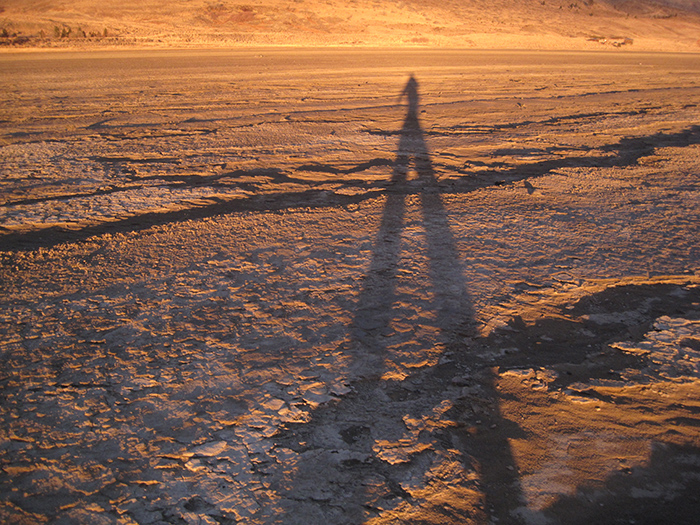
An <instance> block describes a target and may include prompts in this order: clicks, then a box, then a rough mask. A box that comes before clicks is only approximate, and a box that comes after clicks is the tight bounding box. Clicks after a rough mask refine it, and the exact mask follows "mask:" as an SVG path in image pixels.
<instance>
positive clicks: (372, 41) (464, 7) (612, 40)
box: [0, 0, 700, 52]
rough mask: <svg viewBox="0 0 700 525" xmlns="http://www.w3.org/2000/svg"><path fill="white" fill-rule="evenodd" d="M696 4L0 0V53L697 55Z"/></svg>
mask: <svg viewBox="0 0 700 525" xmlns="http://www.w3.org/2000/svg"><path fill="white" fill-rule="evenodd" d="M699 38H700V0H471V1H469V0H284V1H280V0H99V1H98V0H0V44H2V47H17V46H23V47H79V48H91V47H110V46H157V47H167V46H177V47H182V46H207V47H216V46H241V45H300V46H307V45H313V46H325V45H336V46H348V45H355V46H357V45H363V46H449V47H476V48H539V49H600V48H606V47H610V48H612V47H617V48H624V49H635V50H659V51H686V52H687V51H692V52H696V51H698V52H700V47H699V46H698V39H699Z"/></svg>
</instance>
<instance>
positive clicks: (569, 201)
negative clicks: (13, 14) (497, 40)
mask: <svg viewBox="0 0 700 525" xmlns="http://www.w3.org/2000/svg"><path fill="white" fill-rule="evenodd" d="M0 62H1V67H2V70H3V72H4V74H3V77H2V79H1V80H0V86H1V89H0V97H2V98H1V99H0V108H2V110H1V111H2V114H1V116H0V118H1V119H2V121H3V129H2V138H1V140H2V147H1V149H0V155H1V157H2V178H1V179H0V194H1V195H2V203H1V204H0V224H1V225H2V230H1V231H0V250H1V251H0V257H1V259H0V261H1V262H0V289H1V290H2V295H1V297H2V300H1V303H0V319H2V322H0V331H1V333H2V335H1V336H0V344H1V347H0V359H1V360H2V366H1V367H0V370H2V372H1V373H0V395H1V396H2V402H1V403H0V418H1V421H2V423H1V424H0V467H1V469H2V470H1V471H0V500H1V503H0V516H1V517H2V518H1V519H2V521H3V522H6V523H139V524H156V523H193V524H194V523H207V524H209V523H211V524H214V523H237V522H240V523H261V524H264V523H286V524H292V523H304V524H325V523H336V524H344V523H347V524H357V523H431V524H432V523H441V524H444V523H454V524H457V523H460V524H462V523H489V522H491V523H495V522H499V523H533V524H537V523H632V522H636V523H650V522H654V521H655V520H657V521H660V520H667V521H668V520H670V521H672V522H674V523H691V522H693V520H694V517H695V516H697V513H698V511H699V510H700V501H698V494H700V491H699V490H698V489H700V449H699V447H700V431H699V430H698V424H699V421H700V420H699V419H698V413H699V412H700V391H699V390H698V385H699V381H700V370H699V369H698V366H699V363H700V322H699V319H700V297H699V296H700V287H699V286H698V285H699V284H700V277H699V276H698V247H697V239H698V220H697V210H698V205H699V204H700V202H699V199H698V175H697V174H698V169H699V168H700V161H699V160H698V158H699V157H698V151H699V149H700V128H699V127H698V125H697V122H698V117H699V115H700V109H699V108H698V104H700V88H699V86H698V81H700V71H699V69H700V65H699V64H700V62H698V61H697V57H695V56H688V55H686V56H681V55H645V54H633V55H611V54H585V53H577V54H573V53H568V54H567V53H538V54H527V53H515V54H513V53H498V52H490V53H488V52H486V53H484V52H478V53H476V52H464V51H427V50H426V51H391V50H384V51H374V52H372V51H363V52H359V51H344V52H340V51H336V52H329V51H313V50H307V51H300V50H296V51H292V50H287V51H284V50H264V51H255V50H251V51H245V52H122V53H97V54H95V53H93V54H89V55H85V54H69V53H66V54H30V55H26V54H25V55H11V54H7V55H4V56H3V57H2V58H0ZM410 74H412V75H413V77H414V79H415V81H416V82H417V85H415V84H411V83H409V75H410ZM411 86H413V87H411ZM402 91H403V92H404V93H403V96H401V94H402Z"/></svg>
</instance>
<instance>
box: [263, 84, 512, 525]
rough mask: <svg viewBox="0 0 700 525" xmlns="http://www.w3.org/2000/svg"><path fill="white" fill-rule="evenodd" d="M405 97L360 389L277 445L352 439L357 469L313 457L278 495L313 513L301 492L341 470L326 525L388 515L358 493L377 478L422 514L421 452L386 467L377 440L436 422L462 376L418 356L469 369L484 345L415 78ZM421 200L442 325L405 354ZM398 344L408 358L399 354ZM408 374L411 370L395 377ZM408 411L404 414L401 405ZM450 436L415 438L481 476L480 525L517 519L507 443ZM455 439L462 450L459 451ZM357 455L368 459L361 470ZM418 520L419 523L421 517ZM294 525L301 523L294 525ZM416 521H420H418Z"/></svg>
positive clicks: (366, 318) (310, 499)
mask: <svg viewBox="0 0 700 525" xmlns="http://www.w3.org/2000/svg"><path fill="white" fill-rule="evenodd" d="M403 95H405V96H406V97H407V99H408V111H407V115H406V118H405V120H404V123H403V126H402V128H401V132H400V139H399V144H398V148H397V153H396V159H395V162H394V165H393V171H392V176H391V180H390V184H389V186H388V189H387V192H386V201H385V205H384V208H383V213H382V217H381V221H380V225H379V230H378V232H377V235H376V238H375V241H374V244H373V247H372V258H371V262H370V266H369V268H368V270H367V272H366V274H365V276H364V279H363V282H362V287H361V290H360V292H359V295H358V299H357V303H356V307H355V311H354V316H353V320H352V323H351V326H350V339H351V341H350V348H349V351H350V352H351V358H352V359H353V360H354V364H356V365H357V369H356V373H357V374H358V376H359V379H356V380H355V382H354V383H353V387H354V392H353V393H351V394H348V395H346V396H344V397H343V398H342V399H340V400H339V401H338V402H337V403H336V404H332V405H329V406H323V407H319V408H317V409H316V410H315V411H314V412H313V415H312V418H311V420H310V421H309V422H306V423H300V424H288V425H287V426H286V427H284V428H283V429H282V430H281V431H280V433H279V434H277V436H276V437H275V440H276V446H280V447H287V448H291V449H293V450H296V451H297V452H300V453H302V454H303V453H306V452H308V451H309V449H310V448H311V449H312V450H315V451H322V450H325V451H326V452H328V451H329V450H331V449H332V448H333V447H334V446H335V445H333V444H331V445H328V444H327V443H326V436H327V435H329V432H330V433H331V434H333V432H334V431H338V433H339V435H340V437H341V438H342V440H343V441H344V444H343V448H345V449H347V450H349V451H351V453H352V454H355V456H351V458H350V459H347V460H344V461H341V464H340V465H339V466H336V465H334V464H333V460H332V459H327V460H325V463H324V461H322V460H319V458H321V457H324V456H323V454H322V453H319V454H318V455H312V456H313V459H310V460H309V461H308V462H302V464H298V465H297V467H298V468H297V471H296V472H295V473H294V474H293V479H292V480H287V483H285V486H283V487H281V490H280V492H278V495H280V496H282V497H286V498H289V499H290V500H293V501H297V502H298V501H301V500H304V499H306V500H307V503H308V504H309V505H314V504H316V502H317V499H316V498H320V497H318V496H313V495H311V496H310V495H309V492H308V491H306V490H305V489H303V487H308V486H309V485H310V484H311V485H313V488H312V489H311V492H313V491H315V490H316V486H317V485H318V484H319V483H321V484H322V483H323V481H322V480H319V478H317V477H315V476H317V475H318V473H319V472H324V471H327V470H329V469H331V470H332V469H336V475H334V476H331V480H330V482H329V483H333V484H335V485H337V486H340V487H341V490H340V491H339V492H338V494H336V496H335V498H337V499H335V498H329V497H328V496H327V494H324V495H323V496H322V498H321V499H323V505H325V506H326V508H331V509H332V508H334V507H337V508H343V513H342V514H337V513H336V514H335V515H333V511H330V510H329V511H327V512H329V513H330V514H326V515H325V519H327V520H328V519H330V520H331V521H332V522H335V523H361V522H363V521H365V519H366V515H364V516H363V515H362V512H361V511H360V510H359V509H372V512H378V511H377V508H379V509H381V505H379V504H377V495H376V494H372V493H371V491H369V492H363V490H364V489H363V488H362V487H366V486H371V485H372V484H373V483H374V482H375V481H374V480H376V479H377V476H379V478H380V479H383V480H386V485H387V487H388V488H386V489H385V490H386V492H385V493H384V495H383V497H384V498H385V499H388V500H390V501H396V499H394V498H399V499H402V500H404V501H406V502H408V503H409V504H410V505H413V508H414V510H416V507H415V506H416V505H417V506H418V507H420V505H421V503H418V502H413V501H412V497H411V494H410V493H409V492H407V491H406V490H404V489H403V488H402V486H401V483H400V480H401V479H402V478H404V477H405V476H406V475H407V472H410V470H411V468H412V465H414V463H415V465H416V468H418V469H420V468H423V467H425V466H426V461H428V462H429V460H428V458H427V456H426V453H424V450H425V449H424V450H423V451H419V452H417V453H415V454H412V455H411V458H410V459H409V460H407V461H400V462H392V461H385V460H383V459H382V458H381V457H380V454H379V453H378V452H377V448H376V447H377V444H378V443H380V442H391V440H392V439H393V440H396V435H387V432H388V434H392V432H394V433H395V432H396V429H397V428H401V427H402V426H403V421H402V419H404V418H406V417H409V418H414V419H416V420H420V419H421V418H429V417H432V416H431V414H432V410H433V409H434V408H435V406H437V405H438V404H439V403H441V402H442V401H443V400H444V399H445V397H444V396H445V393H444V391H445V386H446V385H445V380H446V379H447V378H451V377H453V375H454V374H455V373H457V372H455V370H454V368H452V367H450V365H447V367H445V366H441V365H434V366H428V367H419V368H418V369H415V368H411V363H410V361H411V360H412V359H417V360H418V361H420V360H421V357H420V356H419V355H417V354H420V353H421V352H424V351H425V352H428V351H432V350H434V347H433V348H428V346H429V345H435V346H439V347H440V348H441V351H442V354H443V355H450V354H457V353H459V354H461V355H462V358H461V359H459V361H462V362H464V361H465V360H466V361H470V360H471V359H470V358H468V357H467V358H466V359H465V358H464V354H468V353H469V352H470V348H469V343H468V341H470V340H471V338H472V337H474V336H475V335H476V334H475V320H474V318H475V316H474V308H473V305H472V301H471V298H470V296H469V293H468V286H467V280H466V277H465V272H464V266H463V264H462V262H461V260H460V258H459V254H458V250H457V243H456V240H455V238H454V236H453V234H452V231H451V229H450V225H449V221H448V213H447V210H446V208H445V204H444V202H443V199H442V194H441V191H440V188H439V187H438V181H437V178H436V175H435V172H434V169H433V164H432V161H431V156H430V152H429V149H428V147H427V144H426V141H425V137H424V132H423V129H422V127H421V124H420V121H419V119H418V109H419V99H418V82H417V81H416V80H415V79H414V78H413V77H411V79H410V80H409V81H408V83H407V85H406V87H405V89H404V91H403ZM411 168H413V169H414V170H415V172H416V174H417V178H415V179H414V180H409V174H410V172H411ZM413 195H417V196H418V205H419V207H420V214H421V220H422V223H423V229H424V235H425V241H426V255H427V266H428V268H427V271H428V277H429V282H430V287H431V288H430V292H432V293H431V296H430V298H429V299H427V298H425V297H420V300H421V302H422V303H423V305H424V306H425V305H426V304H427V309H429V310H431V313H432V314H433V316H434V317H432V318H431V319H429V320H422V321H421V322H420V323H421V326H428V327H429V328H430V329H434V337H433V339H430V338H429V339H428V340H427V341H416V340H415V338H416V336H415V334H413V333H411V335H408V336H407V335H399V337H398V344H397V331H396V330H395V329H394V326H393V323H394V322H398V323H402V324H403V325H404V326H405V325H406V324H409V323H410V322H409V321H408V320H407V319H405V318H404V317H405V316H404V312H403V310H402V308H403V306H402V305H401V303H402V298H403V297H402V292H401V290H403V284H404V283H403V282H402V279H403V278H402V276H401V272H400V270H401V261H402V257H401V256H402V252H403V248H404V246H403V245H404V243H403V242H402V232H403V230H404V228H405V227H406V222H407V216H408V214H409V211H411V210H412V209H413V208H412V206H415V204H416V202H415V199H411V201H409V198H411V196H413ZM413 255H414V256H416V255H418V254H413ZM400 285H401V290H400V289H399V287H400ZM408 286H410V284H409V285H408ZM402 344H406V345H407V348H408V350H407V351H406V352H403V353H402V348H401V347H402ZM402 360H404V362H402ZM403 365H405V366H404V367H403V370H404V371H405V372H404V373H403V374H402V373H400V372H399V373H398V374H397V373H396V372H397V370H401V368H402V366H403ZM473 365H475V366H476V367H477V368H483V365H484V363H483V362H481V359H480V358H479V357H477V356H476V355H475V356H473ZM351 366H352V365H351ZM411 370H413V372H411ZM475 381H479V383H480V387H481V388H482V389H483V390H482V392H483V397H484V398H487V399H488V401H486V403H492V402H493V400H494V399H495V398H496V391H495V386H494V381H493V378H492V376H491V374H490V371H487V372H486V374H485V376H484V378H479V379H475ZM384 393H386V395H388V397H389V398H390V399H391V401H394V402H396V403H395V404H391V403H387V404H388V405H389V406H386V405H387V404H385V403H383V402H382V401H381V400H378V396H380V395H384ZM406 401H407V402H408V404H406V403H404V402H406ZM444 417H445V418H446V419H449V420H450V421H445V423H446V425H447V426H451V425H453V424H454V421H453V420H452V419H453V417H452V415H451V414H449V415H445V416H444ZM387 419H390V420H392V421H393V430H387V424H386V420H387ZM484 419H485V423H486V425H485V426H486V427H488V426H491V425H497V424H500V423H502V421H501V417H500V414H499V412H498V403H493V409H492V411H491V413H490V414H488V415H487V416H485V417H484ZM391 425H392V424H389V426H391ZM438 426H440V425H438ZM447 434H449V433H446V432H442V431H439V430H437V431H436V430H429V431H427V432H425V433H423V434H421V435H420V437H419V438H418V439H419V440H420V442H421V444H426V445H428V449H431V450H433V451H434V452H436V453H440V451H442V452H445V451H446V450H448V449H450V448H454V447H455V446H458V447H460V448H461V450H460V454H461V458H462V462H463V468H464V471H465V472H469V471H471V472H477V473H478V476H479V477H480V481H479V485H480V487H481V489H480V490H481V493H482V496H481V498H480V500H481V501H480V504H479V505H478V508H481V509H485V510H484V511H478V510H477V511H476V512H477V514H480V517H481V518H484V521H488V519H490V518H493V519H506V520H507V519H508V518H509V517H510V516H511V512H512V511H513V510H514V509H515V508H517V507H518V506H520V505H521V504H522V502H521V496H520V489H519V484H518V479H517V475H516V474H515V472H516V469H515V468H514V459H513V456H512V454H511V450H510V446H509V444H508V441H507V439H506V438H505V437H497V436H493V435H489V434H488V433H485V434H482V435H480V436H476V437H470V436H460V438H459V439H457V440H454V439H452V440H451V439H450V438H449V437H446V436H447ZM503 435H504V434H503V433H499V434H498V436H503ZM399 441H400V439H399ZM448 441H449V443H448ZM457 441H459V444H457V445H455V443H456V442H457ZM332 452H334V453H337V452H338V451H337V450H332ZM428 454H429V453H428ZM332 456H333V454H327V456H326V457H328V458H332ZM357 457H364V458H365V459H363V460H357V459H356V458H357ZM420 465H423V467H420ZM310 479H314V482H310V481H309V480H310ZM321 479H322V478H321ZM471 488H472V489H473V487H471ZM349 494H352V497H353V498H354V501H353V502H352V503H348V502H347V498H348V496H347V495H349ZM343 500H344V501H343ZM431 505H436V504H435V503H431ZM437 506H438V507H440V506H441V504H440V503H439V502H438V503H437ZM336 512H337V511H336ZM417 512H418V513H419V514H420V512H421V510H420V508H418V509H417ZM471 512H474V508H469V509H467V506H465V507H464V508H462V509H459V508H453V507H450V508H447V507H445V508H443V509H441V510H439V511H438V513H440V514H441V515H442V516H443V517H444V520H443V521H444V522H445V523H466V522H474V518H475V517H477V518H478V516H475V515H474V514H470V513H471ZM333 520H335V521H333ZM331 521H328V522H331ZM477 521H481V520H479V519H477ZM284 522H285V523H287V521H284ZM288 522H289V523H297V522H296V521H294V520H293V519H290V521H288ZM413 522H415V523H419V522H422V521H420V519H419V520H418V521H413ZM431 522H432V521H431Z"/></svg>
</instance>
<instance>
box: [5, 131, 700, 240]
mask: <svg viewBox="0 0 700 525" xmlns="http://www.w3.org/2000/svg"><path fill="white" fill-rule="evenodd" d="M397 133H398V132H397ZM693 144H700V126H698V125H695V126H691V127H689V128H687V129H685V130H683V131H680V132H678V133H671V134H666V133H656V134H654V135H648V136H646V137H632V138H624V139H622V140H620V141H619V142H617V143H615V144H609V145H607V146H603V147H602V148H599V149H600V150H601V151H603V152H609V153H612V155H610V156H598V157H565V158H561V159H553V160H545V161H541V162H534V163H530V164H521V165H517V166H513V167H512V168H510V169H505V170H504V169H500V168H499V167H500V166H503V164H502V163H499V164H496V165H495V166H496V168H497V169H491V170H485V171H481V172H478V173H474V172H470V171H467V170H456V172H457V173H462V174H464V175H467V176H465V177H462V178H460V179H458V180H452V181H440V182H439V183H438V187H439V189H440V191H441V192H442V193H469V192H472V191H475V190H477V189H480V188H483V187H486V186H491V185H494V184H495V185H499V186H500V185H503V184H508V183H513V182H518V181H521V180H526V179H529V178H536V177H541V176H544V175H546V174H548V173H550V172H552V171H553V170H556V169H558V168H563V167H606V168H607V167H626V166H632V165H635V164H636V163H637V161H638V160H639V159H640V158H642V157H646V156H649V155H652V154H654V151H655V150H656V148H661V147H671V146H673V147H687V146H690V145H693ZM391 165H393V161H389V160H387V159H381V158H376V159H372V160H370V161H367V162H364V163H361V164H358V165H357V166H355V167H350V168H345V169H341V168H337V167H334V166H331V165H326V164H309V165H304V166H300V167H298V168H296V170H297V171H301V170H306V171H316V172H323V173H330V174H338V175H341V174H351V173H357V172H360V171H363V170H365V169H369V168H370V167H377V166H391ZM243 176H248V177H249V176H253V177H256V176H257V177H265V178H266V179H268V180H269V179H272V181H273V182H295V183H299V184H304V185H306V186H307V187H309V189H307V190H304V191H298V192H285V193H271V194H264V195H255V196H252V197H247V198H241V197H234V198H231V199H222V198H208V199H207V200H208V201H210V202H211V201H214V202H213V203H212V204H207V205H203V206H195V207H192V208H189V209H186V210H178V211H168V212H149V213H145V214H141V215H137V216H134V217H130V218H128V219H123V220H118V221H110V222H105V223H101V224H98V225H91V226H87V227H85V228H81V229H77V230H67V229H65V228H64V227H60V226H56V227H50V228H45V229H42V230H38V231H32V232H27V233H6V234H5V235H0V250H4V251H7V250H33V249H36V248H39V247H51V246H55V245H57V244H60V243H63V242H76V241H80V240H83V239H86V238H88V237H92V236H95V235H102V234H105V233H117V232H131V231H141V230H144V229H147V228H151V227H152V226H156V225H160V224H167V223H173V222H182V221H187V220H192V219H201V218H205V217H213V216H217V215H223V214H228V213H235V212H240V211H279V210H283V209H293V208H305V207H314V208H316V207H337V206H346V205H348V204H354V203H359V202H362V201H365V200H368V199H372V198H375V197H377V196H379V195H381V194H383V193H395V192H399V193H419V192H420V188H417V187H413V186H408V185H403V186H401V187H394V186H393V185H392V184H391V181H388V180H387V181H379V182H375V183H368V182H367V181H363V180H349V181H338V182H343V183H344V184H343V186H344V187H359V188H362V189H363V190H365V191H364V192H363V193H361V194H358V195H342V194H337V193H334V192H332V191H328V190H319V189H314V188H313V186H316V185H320V184H327V183H328V182H329V181H322V182H318V181H305V180H303V179H298V178H294V177H290V176H289V175H288V174H287V173H286V172H284V171H283V170H281V169H279V168H269V169H253V170H235V171H232V172H225V173H221V174H216V175H213V176H211V177H203V176H200V175H181V176H174V177H177V178H178V180H180V181H182V182H185V183H187V184H188V185H191V186H202V185H207V184H211V183H213V182H217V181H219V180H220V179H222V178H238V177H243ZM155 178H163V177H155ZM266 182H267V181H266ZM167 186H170V187H180V188H181V187H183V185H182V184H169V185H167ZM238 187H239V188H241V189H247V190H250V191H255V189H256V187H257V185H256V184H253V183H245V184H239V185H238ZM134 188H135V186H131V187H128V188H116V189H109V190H102V192H97V193H91V194H85V195H79V196H91V195H101V194H108V193H115V192H117V191H126V190H129V189H134ZM72 197H74V195H70V196H56V197H50V198H47V199H44V200H59V199H68V198H72ZM26 201H29V202H26ZM26 201H25V202H23V203H24V204H33V203H38V202H42V200H40V199H35V200H32V199H27V200H26ZM18 203H19V202H15V203H11V204H18ZM6 205H8V204H6Z"/></svg>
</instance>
